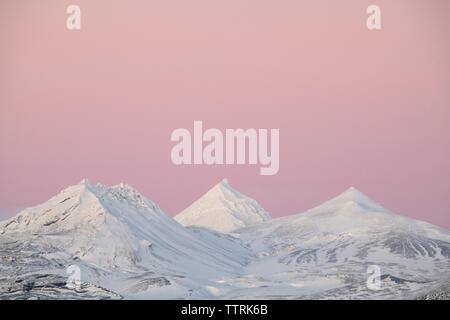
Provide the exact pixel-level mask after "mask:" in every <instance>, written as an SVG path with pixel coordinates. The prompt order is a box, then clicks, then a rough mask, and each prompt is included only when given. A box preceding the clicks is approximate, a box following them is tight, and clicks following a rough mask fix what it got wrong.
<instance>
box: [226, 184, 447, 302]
mask: <svg viewBox="0 0 450 320" xmlns="http://www.w3.org/2000/svg"><path fill="white" fill-rule="evenodd" d="M237 232H238V233H239V234H240V236H241V237H240V238H241V240H243V241H244V243H247V244H248V245H249V246H250V247H251V248H252V250H253V251H254V252H255V254H256V255H257V256H259V257H260V259H258V260H256V261H254V262H252V263H251V264H250V265H249V266H248V268H247V270H248V273H249V274H252V277H251V279H254V276H255V275H257V276H258V281H257V283H258V285H257V286H255V288H253V289H250V291H253V292H251V293H249V292H247V293H245V296H247V295H250V296H252V297H255V296H256V297H268V296H270V297H274V295H273V294H274V292H273V291H274V290H270V289H269V290H268V289H266V288H263V287H261V284H262V283H265V284H266V285H267V286H268V287H272V286H273V285H276V284H279V283H286V284H288V285H287V286H284V287H283V288H280V290H279V291H278V292H277V295H278V296H286V297H292V296H295V297H300V298H301V297H305V298H338V299H339V298H342V297H346V298H368V297H371V298H377V297H378V298H390V299H392V298H394V299H395V298H404V297H405V296H406V297H411V296H413V295H414V294H418V292H420V290H422V289H423V288H424V287H426V286H427V285H431V284H432V283H434V284H437V283H440V281H441V280H442V279H446V280H444V281H448V279H450V273H449V270H450V232H449V231H447V230H445V229H441V228H439V227H436V226H433V225H431V224H429V223H426V222H422V221H417V220H414V219H410V218H406V217H402V216H399V215H396V214H394V213H392V212H390V211H389V210H387V209H385V208H384V207H382V206H381V205H380V204H378V203H376V202H375V201H373V200H371V199H370V198H368V197H367V196H365V195H364V194H362V193H361V192H360V191H358V190H357V189H355V188H349V189H348V190H346V191H345V192H344V193H342V194H341V195H339V196H337V197H336V198H333V199H331V200H329V201H327V202H325V203H323V204H322V205H320V206H318V207H316V208H313V209H310V210H308V211H306V212H304V213H301V214H297V215H293V216H288V217H283V218H278V219H273V220H271V221H268V222H265V223H263V224H260V225H257V226H254V227H250V228H246V229H241V230H238V231H237ZM370 265H374V266H377V267H379V268H380V269H379V270H380V272H381V278H382V280H383V281H382V283H383V287H382V289H381V290H379V291H373V290H370V289H368V287H367V284H366V281H367V277H368V274H367V270H368V266H370ZM262 279H264V281H261V280H262ZM449 289H450V288H449ZM228 297H230V298H238V297H243V296H240V293H239V292H236V291H235V292H233V293H231V294H230V295H229V296H228Z"/></svg>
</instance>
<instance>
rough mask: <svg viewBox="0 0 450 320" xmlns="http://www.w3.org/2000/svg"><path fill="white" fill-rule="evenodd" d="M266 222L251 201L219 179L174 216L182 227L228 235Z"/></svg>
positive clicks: (256, 204) (265, 217)
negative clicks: (204, 229)
mask: <svg viewBox="0 0 450 320" xmlns="http://www.w3.org/2000/svg"><path fill="white" fill-rule="evenodd" d="M269 219H270V215H269V214H268V213H267V212H266V211H265V210H264V209H263V208H262V207H261V206H260V205H259V204H258V203H257V202H256V201H255V200H253V199H251V198H249V197H247V196H245V195H243V194H242V193H240V192H239V191H237V190H235V189H234V188H233V187H231V185H230V184H229V182H228V180H227V179H223V180H222V181H220V182H219V183H218V184H216V185H215V186H214V187H212V188H211V189H210V190H209V191H208V192H206V193H205V194H204V195H203V196H202V197H201V198H200V199H198V200H197V201H195V202H194V203H193V204H192V205H190V206H189V207H188V208H186V209H185V210H183V211H182V212H180V213H179V214H178V215H176V216H175V220H177V221H178V222H179V223H181V224H182V225H184V226H192V225H193V226H202V227H207V228H210V229H213V230H216V231H221V232H231V231H234V230H236V229H239V228H244V227H249V226H252V225H254V224H257V223H260V222H263V221H266V220H269Z"/></svg>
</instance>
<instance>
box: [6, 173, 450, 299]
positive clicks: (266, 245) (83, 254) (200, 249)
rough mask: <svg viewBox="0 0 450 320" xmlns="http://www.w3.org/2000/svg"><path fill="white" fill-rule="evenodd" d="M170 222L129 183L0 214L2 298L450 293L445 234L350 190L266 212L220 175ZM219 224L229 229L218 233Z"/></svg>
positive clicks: (85, 188)
mask: <svg viewBox="0 0 450 320" xmlns="http://www.w3.org/2000/svg"><path fill="white" fill-rule="evenodd" d="M177 220H180V221H181V222H182V223H183V224H186V225H190V226H189V227H184V226H183V225H181V224H180V223H178V222H177V221H175V219H172V218H171V217H170V216H168V215H167V214H166V213H164V211H163V210H162V209H161V208H159V207H158V205H156V204H155V203H154V202H152V201H150V200H148V199H146V198H145V197H144V196H143V195H142V194H140V193H139V192H138V191H136V190H134V189H133V188H132V187H131V186H129V185H126V184H119V185H116V186H112V187H107V186H104V185H101V184H96V185H94V184H91V183H90V182H89V181H87V180H83V181H81V182H80V183H79V184H78V185H75V186H72V187H69V188H67V189H65V190H63V191H61V192H60V193H59V194H58V195H56V196H55V197H53V198H52V199H50V200H48V201H47V202H45V203H43V204H41V205H38V206H35V207H32V208H27V209H25V210H23V211H21V212H19V213H18V214H17V215H16V216H15V217H13V218H11V219H8V220H6V221H3V222H0V269H1V270H2V274H1V275H0V298H6V299H9V298H14V299H15V298H19V299H21V298H26V299H28V298H76V297H80V298H87V299H91V298H92V299H95V298H96V297H97V298H111V299H117V298H137V299H173V298H178V299H179V298H181V299H192V298H193V299H203V298H207V299H211V298H223V299H261V298H276V299H280V298H281V299H292V298H296V299H297V298H308V299H323V298H327V299H342V298H347V299H359V298H361V299H367V298H369V299H370V298H374V299H379V298H385V299H398V298H411V297H415V296H421V295H423V293H424V292H428V291H429V290H430V289H432V288H436V287H438V288H440V289H439V290H444V291H445V290H448V291H450V288H447V287H448V283H450V275H449V273H448V270H449V269H450V232H449V231H448V230H445V229H442V228H439V227H436V226H433V225H431V224H428V223H425V222H422V221H417V220H414V219H410V218H406V217H402V216H399V215H396V214H394V213H392V212H391V211H389V210H387V209H385V208H384V207H383V206H381V205H380V204H379V203H377V202H375V201H373V200H371V199H370V198H369V197H367V196H366V195H364V194H363V193H361V192H360V191H358V190H357V189H356V188H353V187H352V188H349V189H348V190H346V191H345V192H343V193H342V194H340V195H338V196H337V197H335V198H333V199H331V200H329V201H326V202H324V203H323V204H321V205H319V206H317V207H315V208H313V209H310V210H308V211H306V212H304V213H300V214H296V215H293V216H288V217H283V218H278V219H270V216H269V215H268V214H267V213H266V212H265V211H264V209H262V208H261V206H259V205H258V203H257V202H256V201H255V200H253V199H250V198H248V197H246V196H244V195H242V194H241V193H239V192H238V191H236V190H234V189H233V188H232V187H231V186H230V185H229V184H228V182H227V181H226V180H224V181H222V182H220V183H219V184H218V185H216V186H215V187H213V188H212V189H211V190H209V191H208V192H207V193H206V194H205V195H204V196H203V197H202V198H201V199H199V200H198V201H196V202H195V203H194V204H192V205H191V206H190V207H189V208H188V209H186V210H185V211H183V215H181V214H180V215H179V216H177ZM202 225H203V226H202ZM223 226H225V227H226V228H224V229H225V230H231V231H232V232H233V233H231V234H229V233H222V232H219V231H217V230H218V229H219V230H220V229H221V228H222V227H223ZM243 226H244V227H243ZM213 229H216V230H213ZM70 265H76V266H77V267H79V268H80V270H81V275H82V282H83V290H82V292H77V291H73V290H71V289H69V288H67V287H66V286H65V285H64V283H62V280H61V279H66V278H67V273H66V268H67V267H68V266H70ZM368 265H376V266H378V267H379V268H380V270H381V279H382V290H379V291H372V290H369V289H368V287H367V285H366V280H367V272H366V270H367V266H368ZM22 283H23V284H26V286H25V285H22ZM443 285H444V286H446V287H445V288H444V289H441V288H442V286H443ZM24 288H25V289H24ZM42 288H46V289H45V290H42ZM446 288H447V289H446ZM440 292H441V291H440Z"/></svg>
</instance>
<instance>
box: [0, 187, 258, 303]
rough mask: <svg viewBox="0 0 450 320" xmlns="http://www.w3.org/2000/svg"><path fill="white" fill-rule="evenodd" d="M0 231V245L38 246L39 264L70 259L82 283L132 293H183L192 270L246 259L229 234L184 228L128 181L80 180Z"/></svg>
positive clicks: (209, 272)
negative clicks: (106, 183) (164, 290)
mask: <svg viewBox="0 0 450 320" xmlns="http://www.w3.org/2000/svg"><path fill="white" fill-rule="evenodd" d="M0 235H1V236H0V247H3V248H9V246H10V245H12V244H14V243H17V241H18V240H19V241H20V242H21V243H22V246H21V251H28V250H31V251H38V252H42V254H41V257H42V258H44V259H43V260H42V261H40V262H39V264H44V265H46V264H47V263H48V264H50V265H46V266H45V267H44V266H42V267H40V268H39V270H51V269H52V268H53V267H51V265H58V264H61V263H59V262H57V261H65V262H64V264H67V263H69V264H70V263H77V264H80V265H81V266H82V267H83V274H84V275H85V277H87V280H88V281H89V282H92V283H94V284H96V285H97V284H101V285H102V286H103V287H105V288H107V289H109V290H113V291H116V290H119V291H120V292H121V293H122V291H123V290H124V292H125V293H127V294H128V295H130V294H133V295H137V296H139V295H140V294H146V295H147V296H149V293H148V292H147V291H148V290H150V289H151V288H154V287H158V286H162V287H166V286H170V287H171V290H175V289H176V290H181V292H187V290H188V289H189V288H190V286H191V285H192V284H190V282H192V281H193V282H194V283H195V279H197V277H199V276H201V277H210V276H211V277H212V276H215V275H217V274H227V275H230V274H240V273H242V272H243V268H244V266H245V265H246V264H247V263H248V261H249V260H250V259H252V254H251V252H250V251H249V250H248V249H246V248H245V247H243V246H241V245H240V243H239V242H238V241H235V239H232V238H231V237H226V236H222V235H221V234H216V233H213V232H209V231H207V230H206V231H205V232H202V233H201V234H198V233H197V232H196V231H195V230H190V229H187V228H184V227H183V226H181V225H180V224H179V223H177V222H176V221H175V220H173V219H172V218H171V217H170V216H168V215H167V214H166V213H164V212H163V211H162V210H161V209H160V208H159V207H158V206H157V205H156V204H155V203H153V202H152V201H150V200H148V199H146V198H145V197H143V196H142V195H141V194H140V193H139V192H137V191H136V190H134V189H133V188H132V187H130V186H128V185H124V184H120V185H117V186H113V187H106V186H104V185H101V184H98V185H93V184H91V183H90V182H89V181H87V180H83V181H81V182H80V183H79V184H78V185H76V186H72V187H69V188H67V189H65V190H63V191H62V192H60V193H59V194H58V195H57V196H55V197H53V198H52V199H50V200H49V201H47V202H45V203H43V204H41V205H38V206H36V207H33V208H28V209H25V210H23V211H22V212H20V213H18V214H17V215H16V216H15V217H13V218H11V219H9V220H7V221H4V222H2V223H1V224H0ZM216 238H220V239H219V240H217V239H216ZM11 250H13V251H14V252H16V246H11ZM8 255H11V253H9V254H8ZM23 260H24V259H23ZM14 269H16V268H13V269H12V272H14ZM29 271H36V270H29ZM52 272H55V270H54V271H52ZM61 272H64V270H59V271H58V272H57V273H58V274H60V273H61ZM136 274H137V275H136ZM149 274H151V275H152V276H151V277H150V279H148V277H149V276H148V275H149ZM131 275H134V276H133V278H132V279H128V277H129V276H131ZM140 275H144V278H143V279H141V276H140ZM145 275H146V276H145ZM112 279H115V280H114V281H113V280H112ZM182 279H189V280H188V283H185V282H186V280H182ZM127 288H128V289H127ZM143 292H144V293H143ZM145 292H146V293H145ZM177 292H178V291H177ZM168 294H169V293H168ZM171 294H172V293H170V294H169V297H170V296H171ZM176 294H179V293H176Z"/></svg>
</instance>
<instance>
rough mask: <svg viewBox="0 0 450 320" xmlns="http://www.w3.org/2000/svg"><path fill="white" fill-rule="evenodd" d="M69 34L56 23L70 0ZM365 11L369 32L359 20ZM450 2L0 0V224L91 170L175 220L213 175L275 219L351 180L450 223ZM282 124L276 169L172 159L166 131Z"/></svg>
mask: <svg viewBox="0 0 450 320" xmlns="http://www.w3.org/2000/svg"><path fill="white" fill-rule="evenodd" d="M69 4H77V5H79V6H80V7H81V10H82V30H80V31H69V30H67V29H66V26H65V20H66V18H67V14H66V13H65V10H66V7H67V6H68V5H69ZM370 4H377V5H379V6H380V7H381V10H382V30H380V31H369V30H368V29H367V28H366V25H365V20H366V14H365V10H366V8H367V6H368V5H370ZM449 12H450V1H447V0H442V1H440V0H433V1H429V0H420V1H414V0H397V1H384V0H383V1H382V0H371V1H364V0H346V1H334V0H327V1H323V0H314V1H313V0H309V1H300V0H283V1H273V0H272V1H265V0H245V1H243V0H227V1H210V0H202V1H200V0H193V1H173V0H168V1H147V0H146V1H144V0H142V1H111V0H108V1H106V0H104V1H103V0H96V1H87V0H71V1H61V0H51V1H50V0H40V1H25V0H3V1H1V3H0V48H1V50H0V70H1V72H0V152H1V159H0V176H1V179H0V218H6V217H9V216H11V215H12V213H14V211H15V210H16V209H17V208H23V207H26V206H31V205H36V204H38V203H41V202H44V201H46V200H47V199H48V198H50V197H52V196H53V195H55V194H56V193H58V192H59V191H60V190H61V189H63V188H65V187H66V186H68V185H73V184H76V183H78V182H79V181H80V180H81V179H82V178H85V177H86V178H88V179H89V180H90V181H92V182H94V183H96V182H101V183H104V184H107V185H110V184H116V183H119V182H126V183H128V184H130V185H132V186H134V187H135V188H136V189H138V190H139V191H141V192H142V193H143V194H144V195H145V196H146V197H148V198H149V199H151V200H153V201H155V202H157V203H158V204H159V205H160V206H161V207H162V208H163V209H164V210H165V211H166V212H167V213H169V214H171V215H174V214H176V213H178V212H179V211H180V210H182V209H183V208H185V207H186V206H188V205H189V204H190V203H191V202H192V201H193V200H195V199H197V198H198V197H199V196H201V195H202V194H203V193H204V192H205V191H207V190H208V188H210V187H211V186H212V185H214V184H215V183H217V182H218V181H219V180H221V179H222V178H224V177H227V178H228V179H229V180H230V183H231V184H232V185H233V186H234V187H235V188H236V189H238V190H240V191H241V192H243V193H245V194H247V195H249V196H251V197H253V198H255V199H257V200H258V202H260V203H261V204H262V205H263V207H265V208H266V210H268V211H269V212H270V213H271V215H272V216H273V217H279V216H283V215H289V214H294V213H299V212H302V211H304V210H306V209H309V208H311V207H313V206H315V205H318V204H320V203H321V202H323V201H325V200H328V199H329V198H331V197H333V196H336V195H337V194H339V193H340V192H342V191H344V190H345V189H347V188H348V187H349V186H355V187H357V188H358V189H359V190H361V191H362V192H364V193H365V194H367V195H368V196H369V197H371V198H372V199H374V200H376V201H378V202H380V203H381V204H383V205H384V206H385V207H387V208H388V209H390V210H392V211H394V212H396V213H398V214H401V215H405V216H410V217H413V218H416V219H421V220H425V221H428V222H431V223H433V224H437V225H439V226H442V227H445V228H447V229H450V210H449V209H450V129H449V128H450V125H449V120H450V61H449V57H450V45H449V37H448V34H449V31H450V19H449V17H448V13H449ZM194 120H202V121H203V125H204V127H205V128H211V127H212V128H219V129H222V130H224V129H225V128H244V129H247V128H267V129H270V128H279V129H280V171H279V173H278V174H277V175H275V176H261V175H259V165H258V166H211V167H208V166H195V167H194V166H174V165H173V164H172V163H171V161H170V150H171V148H172V146H173V143H171V142H170V134H171V133H172V131H173V130H174V129H176V128H182V127H184V128H188V129H190V130H191V131H192V125H193V121H194Z"/></svg>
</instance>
